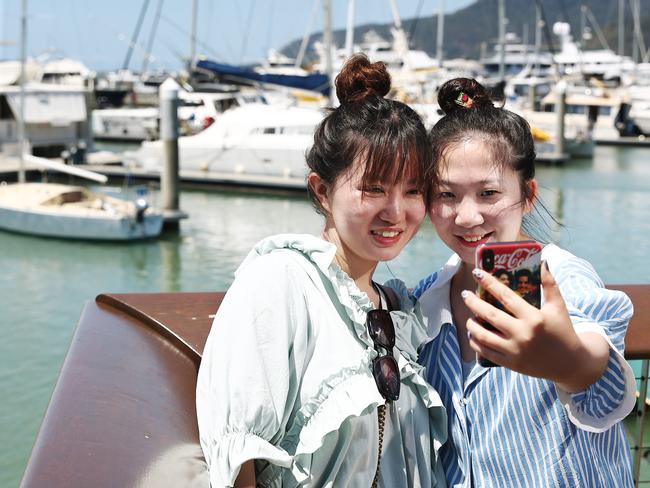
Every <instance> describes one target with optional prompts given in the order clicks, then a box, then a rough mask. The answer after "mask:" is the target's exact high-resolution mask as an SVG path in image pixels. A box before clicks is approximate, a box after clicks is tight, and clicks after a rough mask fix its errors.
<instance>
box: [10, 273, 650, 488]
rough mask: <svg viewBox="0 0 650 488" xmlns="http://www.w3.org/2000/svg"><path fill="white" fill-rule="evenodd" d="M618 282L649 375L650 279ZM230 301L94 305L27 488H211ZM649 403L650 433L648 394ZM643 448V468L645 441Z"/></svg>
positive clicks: (127, 299) (151, 298)
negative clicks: (207, 360)
mask: <svg viewBox="0 0 650 488" xmlns="http://www.w3.org/2000/svg"><path fill="white" fill-rule="evenodd" d="M612 288H616V289H620V290H623V291H625V292H626V293H627V294H628V295H629V296H630V297H631V298H632V301H633V302H634V305H635V315H634V319H633V320H632V322H631V323H630V328H629V331H628V335H627V338H626V341H625V343H626V357H628V358H630V359H644V360H646V361H644V364H645V367H646V369H645V373H644V375H645V377H646V378H647V365H648V361H647V359H649V358H650V334H649V333H648V326H650V323H649V322H650V285H625V286H618V285H616V286H612ZM222 299H223V293H155V294H126V295H100V296H98V297H97V299H96V301H95V302H94V303H89V304H87V305H86V307H85V308H84V310H83V313H82V315H81V319H80V320H79V324H78V326H77V329H76V331H75V333H74V336H73V338H72V343H71V345H70V349H69V351H68V354H67V356H66V359H65V362H64V365H63V368H62V370H61V374H60V376H59V380H58V382H57V384H56V387H55V389H54V393H53V394H52V398H51V400H50V404H49V407H48V409H47V412H46V414H45V417H44V419H43V423H42V425H41V429H40V432H39V434H38V437H37V438H36V442H35V444H34V448H33V451H32V455H31V457H30V459H29V463H28V465H27V468H26V470H25V474H24V477H23V480H22V486H24V487H55V488H57V487H66V488H74V487H89V486H92V487H97V488H100V487H135V486H137V487H142V488H146V487H167V486H169V487H187V486H192V487H195V486H196V487H198V486H207V485H208V482H207V478H206V471H205V462H204V460H203V457H202V454H201V448H200V445H199V441H198V429H197V424H196V409H195V404H194V391H195V388H196V373H197V370H198V366H199V363H200V358H201V354H202V352H203V345H204V343H205V339H206V338H207V335H208V332H209V330H210V326H211V324H212V318H213V317H214V313H215V311H216V310H217V308H218V306H219V304H220V303H221V300H222ZM642 385H643V382H642ZM642 395H643V397H645V393H644V392H643V391H642ZM639 406H640V409H639V419H640V423H639V427H640V429H641V435H642V434H643V431H642V427H643V418H644V415H645V402H639ZM638 439H642V437H638ZM640 445H641V443H640V442H639V443H638V444H637V446H640ZM633 449H635V454H638V456H636V458H635V468H637V469H638V463H639V462H640V455H641V453H642V451H643V449H642V448H641V447H636V448H635V446H633ZM637 472H638V471H637Z"/></svg>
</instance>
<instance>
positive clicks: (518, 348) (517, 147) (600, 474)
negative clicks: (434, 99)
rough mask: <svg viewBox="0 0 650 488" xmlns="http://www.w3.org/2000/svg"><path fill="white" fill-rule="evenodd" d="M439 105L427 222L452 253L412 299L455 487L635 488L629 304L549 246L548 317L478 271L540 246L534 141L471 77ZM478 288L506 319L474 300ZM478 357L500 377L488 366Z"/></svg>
mask: <svg viewBox="0 0 650 488" xmlns="http://www.w3.org/2000/svg"><path fill="white" fill-rule="evenodd" d="M438 101H439V103H440V106H441V108H442V109H443V110H444V111H445V113H446V115H445V116H444V117H443V118H442V119H441V120H440V121H439V122H438V123H437V124H436V126H435V127H434V128H433V129H432V132H431V139H432V147H433V152H434V158H435V171H436V175H435V178H434V179H435V185H434V187H435V191H434V194H433V195H432V203H431V207H430V212H429V216H430V218H431V220H432V222H433V224H434V226H435V228H436V231H437V232H438V234H439V236H440V238H441V239H442V240H443V241H444V242H445V244H447V246H448V247H450V248H451V250H452V251H454V255H453V256H452V257H451V258H450V259H449V261H448V262H447V263H446V264H445V265H444V266H443V267H442V269H440V270H439V271H438V272H437V273H433V274H432V275H431V276H429V277H428V278H426V279H424V280H422V282H421V283H420V284H419V285H418V287H417V288H416V289H415V290H414V294H415V296H416V298H418V299H419V301H420V306H421V310H422V313H423V315H424V317H425V320H426V321H427V327H428V335H429V341H430V342H428V343H427V344H426V345H425V346H424V347H423V349H422V350H421V354H420V362H421V363H422V364H423V365H424V366H425V367H426V369H427V379H428V380H429V381H430V383H431V384H432V385H433V386H434V387H435V388H436V390H437V391H438V392H439V393H440V395H441V397H442V399H443V403H444V404H445V407H446V408H447V413H448V428H449V441H448V442H447V444H445V446H443V448H442V450H441V458H442V462H443V466H444V469H445V475H446V478H447V482H448V483H449V486H450V487H470V486H477V487H489V488H495V487H508V488H510V487H524V488H531V487H544V488H545V487H549V486H560V487H565V486H566V487H568V486H572V487H574V486H575V487H589V488H591V487H617V488H618V487H625V486H632V475H631V461H630V454H629V446H628V444H627V440H626V435H625V431H624V428H623V425H622V423H621V419H623V418H624V417H625V416H626V415H627V414H628V413H629V412H630V411H631V410H632V408H633V405H634V401H635V395H634V394H635V382H634V377H633V374H632V372H631V369H630V367H629V365H628V364H627V363H626V362H625V360H624V359H623V339H624V335H625V330H626V328H627V324H628V321H629V319H630V317H631V314H632V305H631V302H630V301H629V299H628V297H627V296H626V295H624V294H623V293H621V292H616V291H611V290H607V289H605V288H604V286H603V283H602V281H601V280H600V278H599V277H598V275H597V274H596V272H595V271H594V269H593V267H592V266H591V265H590V264H589V263H588V262H586V261H585V260H583V259H580V258H577V257H575V256H573V255H572V254H571V253H569V252H567V251H565V250H563V249H560V248H559V247H557V246H555V245H553V244H547V245H545V246H544V249H543V251H542V259H543V260H545V264H544V266H542V268H543V270H542V286H543V289H544V303H543V305H542V307H541V309H538V308H534V307H533V306H531V305H529V304H528V303H526V302H525V300H523V299H522V298H521V297H519V296H518V295H517V294H516V293H515V292H513V291H511V290H510V289H509V288H508V287H507V286H506V285H504V284H502V283H500V282H499V281H498V280H497V279H496V278H493V277H492V276H490V275H489V274H487V273H481V272H480V271H479V270H475V269H474V266H475V264H474V253H475V250H476V247H477V246H478V245H480V244H482V243H484V242H496V241H516V240H524V239H530V238H531V237H530V236H534V234H533V233H531V232H530V230H529V228H528V227H527V224H529V221H528V218H529V217H530V215H529V214H530V212H531V211H532V210H533V209H534V207H535V205H536V203H537V199H536V197H537V183H536V181H535V179H534V171H535V170H534V159H535V151H534V145H533V139H532V136H531V133H530V127H529V126H528V124H527V123H526V121H525V120H524V119H523V118H521V117H520V116H518V115H516V114H514V113H512V112H509V111H507V110H505V109H502V108H497V107H494V105H493V104H492V102H491V100H490V99H489V96H488V95H487V93H486V91H485V89H484V88H483V87H482V86H481V85H480V84H478V83H477V82H476V81H474V80H469V79H465V78H459V79H455V80H451V81H449V82H447V83H446V84H445V85H443V87H442V88H441V90H440V92H439V95H438ZM477 283H479V284H480V285H481V286H482V287H484V288H486V289H487V290H488V291H489V292H490V293H491V294H493V295H494V296H495V297H496V298H497V299H499V300H500V301H501V302H502V303H503V304H504V305H505V306H506V308H507V309H508V311H509V313H507V312H504V311H500V310H498V309H496V308H495V307H493V306H492V305H490V304H488V303H487V302H485V301H482V300H481V299H479V298H478V297H477V296H476V295H475V294H474V293H473V292H471V291H469V290H472V289H475V288H476V284H477ZM476 316H478V317H481V318H482V319H485V320H487V321H488V322H489V323H491V324H492V325H493V326H494V327H495V328H496V329H497V330H496V331H495V332H491V331H489V330H487V329H485V328H483V327H482V326H481V325H479V323H478V322H477V321H476V320H475V319H474V318H473V317H476ZM477 354H478V355H480V356H482V357H485V358H487V359H489V360H491V361H492V362H494V363H496V364H497V365H500V366H502V367H492V368H484V367H482V366H481V365H480V364H478V363H477V362H476V355H477Z"/></svg>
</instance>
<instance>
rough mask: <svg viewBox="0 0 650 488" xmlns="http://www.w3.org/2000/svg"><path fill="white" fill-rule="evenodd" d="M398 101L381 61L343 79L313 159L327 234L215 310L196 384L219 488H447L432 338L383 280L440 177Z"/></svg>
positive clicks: (242, 272) (256, 269) (293, 248)
mask: <svg viewBox="0 0 650 488" xmlns="http://www.w3.org/2000/svg"><path fill="white" fill-rule="evenodd" d="M389 89H390V77H389V75H388V72H387V71H386V68H385V66H384V65H383V64H379V63H374V64H373V63H370V62H369V61H368V59H367V58H366V57H365V56H362V55H357V56H354V57H353V58H351V60H350V61H349V62H348V63H347V64H346V65H345V66H344V67H343V70H342V71H341V73H340V74H339V76H338V77H337V79H336V91H337V95H338V97H339V100H340V102H341V104H340V106H339V107H337V108H335V109H332V110H330V112H329V114H328V115H327V116H326V117H325V118H324V120H323V121H322V123H321V124H320V125H319V126H318V128H317V129H316V132H315V134H314V144H313V146H312V147H311V149H310V150H309V153H308V155H307V164H308V166H309V170H310V173H309V175H308V178H307V183H308V191H309V196H310V198H311V199H312V201H313V203H314V206H315V208H316V211H317V212H319V213H320V214H322V215H323V217H324V226H323V230H322V233H321V235H320V236H318V237H316V236H312V235H302V234H293V235H288V234H284V235H276V236H272V237H268V238H266V239H263V240H262V241H260V242H259V243H257V244H256V245H255V246H254V248H253V250H252V251H251V252H250V253H249V255H248V257H247V258H246V259H245V260H244V262H243V263H242V264H241V265H240V267H239V269H238V270H237V272H236V275H235V280H234V283H233V284H232V286H231V287H230V289H229V290H228V292H227V294H226V296H225V298H224V300H223V302H222V304H221V306H220V308H219V310H218V312H217V315H216V317H215V319H214V324H213V327H212V330H211V332H210V335H209V337H208V340H207V343H206V346H205V351H204V354H203V360H202V363H201V366H200V369H199V376H198V383H197V416H198V423H199V431H200V439H201V446H202V448H203V452H204V454H205V458H206V461H207V463H208V467H209V471H210V480H211V484H212V486H213V487H218V486H219V487H220V486H273V487H285V486H286V487H296V486H314V487H316V486H335V487H339V486H341V487H343V486H347V487H363V488H367V487H369V486H384V487H407V486H410V487H424V486H426V487H429V486H446V484H445V479H444V474H443V472H442V468H441V466H440V462H439V457H438V450H439V448H440V445H441V444H442V443H443V442H444V441H445V440H446V423H447V421H446V416H445V411H444V408H443V407H442V405H441V401H440V398H439V396H438V394H437V393H436V392H435V391H434V390H433V388H431V386H430V385H429V384H428V383H427V382H426V381H425V379H424V378H423V377H422V376H421V374H420V372H421V370H422V367H421V366H420V365H419V364H418V363H417V348H418V346H419V345H420V344H421V343H422V342H423V341H424V339H425V337H426V335H425V333H426V331H425V329H424V327H423V326H422V322H421V320H418V315H417V312H416V311H415V310H413V308H412V307H409V306H402V305H401V302H402V300H401V297H406V296H407V291H406V289H405V288H404V285H403V284H402V283H398V284H397V285H396V287H395V289H389V288H387V287H381V286H379V285H378V284H377V283H375V282H374V281H373V273H374V271H375V268H376V267H377V264H378V263H379V262H380V261H387V260H390V259H393V258H395V257H396V256H397V255H398V254H399V253H400V251H401V250H402V249H403V248H404V246H405V245H406V244H407V243H408V242H409V241H410V240H411V238H412V237H413V235H414V234H415V232H416V231H417V230H418V228H419V226H420V224H421V223H422V221H423V219H424V217H425V216H426V204H425V196H426V195H427V194H428V186H427V182H428V181H429V180H430V178H429V177H428V171H429V169H430V164H431V157H430V154H431V153H430V150H429V145H428V139H427V134H426V130H425V128H424V126H423V125H422V122H421V121H420V118H419V117H418V116H417V114H416V113H415V112H414V111H413V110H411V109H410V108H409V107H407V106H406V105H404V104H402V103H399V102H396V101H392V100H388V99H386V98H384V96H385V95H386V94H387V93H388V91H389Z"/></svg>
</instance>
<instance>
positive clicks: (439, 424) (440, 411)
mask: <svg viewBox="0 0 650 488" xmlns="http://www.w3.org/2000/svg"><path fill="white" fill-rule="evenodd" d="M397 364H398V366H399V369H400V375H401V380H402V384H405V386H408V385H409V383H410V384H411V385H412V388H413V390H414V391H415V393H416V395H417V396H418V397H419V398H421V399H422V401H423V403H424V405H425V406H426V407H427V408H428V409H429V417H430V418H431V420H432V422H431V424H430V425H431V436H432V439H433V447H434V449H435V451H436V452H437V451H438V449H440V447H441V446H442V445H443V444H444V443H445V442H446V441H447V410H446V409H445V407H444V406H443V403H442V399H441V398H440V395H439V394H438V392H437V391H436V390H434V389H433V387H432V386H431V385H430V384H429V383H427V381H426V380H425V379H424V377H423V370H424V366H422V365H420V364H418V363H412V362H410V361H409V360H407V359H406V358H405V357H404V356H400V357H399V358H398V360H397Z"/></svg>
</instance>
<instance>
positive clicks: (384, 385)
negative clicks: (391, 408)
mask: <svg viewBox="0 0 650 488" xmlns="http://www.w3.org/2000/svg"><path fill="white" fill-rule="evenodd" d="M366 326H367V327H368V333H369V334H370V337H371V339H372V340H373V342H374V343H375V351H377V353H378V355H377V357H376V358H375V359H374V360H373V361H372V374H373V376H374V377H375V383H377V389H378V390H379V393H381V396H383V397H384V398H385V399H386V400H389V401H395V400H397V399H398V398H399V389H400V375H399V368H398V366H397V361H395V357H394V356H393V347H395V326H394V325H393V319H392V318H391V316H390V313H389V312H388V310H383V309H378V310H371V311H370V312H368V317H367V319H366ZM379 347H381V348H382V349H383V351H381V350H380V349H379Z"/></svg>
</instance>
